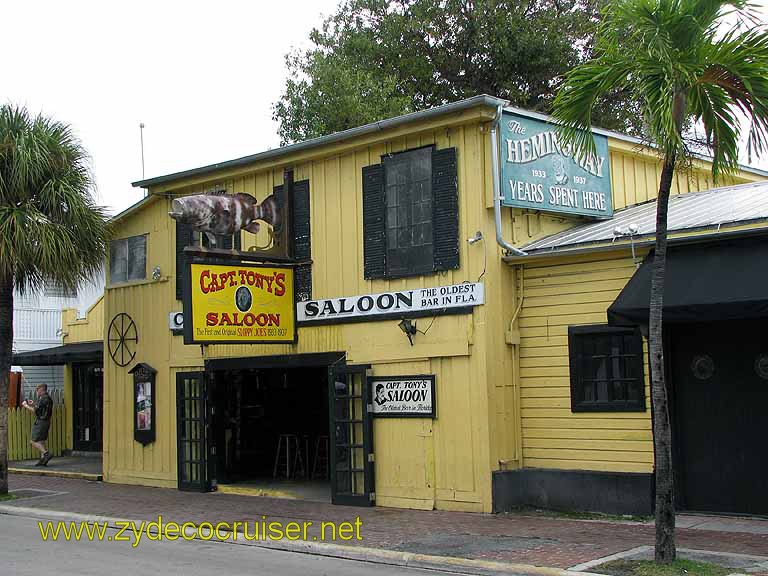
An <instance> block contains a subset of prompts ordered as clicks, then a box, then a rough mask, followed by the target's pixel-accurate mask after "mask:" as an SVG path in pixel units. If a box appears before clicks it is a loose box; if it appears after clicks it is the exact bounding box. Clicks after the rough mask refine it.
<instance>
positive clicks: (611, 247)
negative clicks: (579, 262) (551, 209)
mask: <svg viewBox="0 0 768 576" xmlns="http://www.w3.org/2000/svg"><path fill="white" fill-rule="evenodd" d="M766 223H768V222H766ZM740 224H746V222H737V223H735V224H734V225H740ZM708 229H709V230H711V232H709V233H705V234H697V235H694V236H670V237H669V238H668V240H667V242H668V244H695V243H697V242H708V241H711V240H718V239H727V238H740V237H746V236H764V235H768V226H765V227H762V228H748V229H745V230H726V231H720V230H721V228H718V227H710V228H708ZM686 232H691V230H677V231H670V233H671V234H684V233H686ZM655 243H656V239H655V237H650V238H647V239H645V240H639V241H637V240H636V241H635V242H634V246H635V249H645V248H652V247H653V246H654V244H655ZM631 249H632V242H628V241H626V240H622V241H621V242H611V243H607V242H601V243H599V244H598V243H593V244H589V245H584V244H577V245H574V246H572V247H568V248H554V249H546V248H544V249H542V250H541V251H540V252H528V255H527V256H514V255H510V256H504V257H503V258H502V260H504V262H506V263H507V264H523V263H525V262H531V261H533V260H540V259H546V258H556V257H562V256H580V255H582V254H594V253H596V252H615V251H622V250H631Z"/></svg>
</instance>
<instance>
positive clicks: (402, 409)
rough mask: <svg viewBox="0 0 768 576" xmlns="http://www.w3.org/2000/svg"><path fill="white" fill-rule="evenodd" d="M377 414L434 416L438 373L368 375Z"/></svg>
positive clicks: (373, 408) (418, 416) (374, 412)
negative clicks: (436, 374)
mask: <svg viewBox="0 0 768 576" xmlns="http://www.w3.org/2000/svg"><path fill="white" fill-rule="evenodd" d="M369 383H370V386H371V396H372V399H371V408H372V411H373V415H374V416H388V417H391V418H404V417H411V418H434V417H435V376H434V375H433V374H428V375H424V376H381V377H374V378H369Z"/></svg>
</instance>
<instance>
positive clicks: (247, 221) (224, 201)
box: [168, 193, 282, 246]
mask: <svg viewBox="0 0 768 576" xmlns="http://www.w3.org/2000/svg"><path fill="white" fill-rule="evenodd" d="M168 215H169V216H170V217H171V218H173V219H174V220H176V221H177V222H181V223H182V224H187V225H188V226H190V227H191V228H192V229H193V230H197V231H198V232H201V233H203V234H205V235H206V236H207V237H208V240H210V242H211V246H216V236H231V235H233V234H237V233H239V232H240V230H247V231H248V232H250V233H252V234H257V233H258V232H259V230H260V228H261V224H259V222H258V221H259V220H260V221H262V222H265V223H267V224H270V225H271V226H272V228H273V230H274V232H276V233H278V232H279V231H280V228H281V226H282V219H281V214H280V211H279V210H278V202H277V199H276V198H275V196H274V194H272V195H270V196H268V197H267V198H265V199H264V201H263V202H262V203H261V204H259V203H257V202H256V198H254V197H253V196H251V195H250V194H242V193H240V194H234V195H231V196H230V195H213V194H200V195H197V196H184V197H183V198H176V199H174V200H173V202H172V203H171V211H170V212H168Z"/></svg>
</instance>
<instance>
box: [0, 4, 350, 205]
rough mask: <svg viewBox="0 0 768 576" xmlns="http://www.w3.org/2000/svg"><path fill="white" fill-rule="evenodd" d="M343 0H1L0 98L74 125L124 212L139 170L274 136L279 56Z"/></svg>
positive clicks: (190, 163)
mask: <svg viewBox="0 0 768 576" xmlns="http://www.w3.org/2000/svg"><path fill="white" fill-rule="evenodd" d="M337 4H338V0H279V1H277V2H263V1H261V2H258V1H250V2H247V1H240V2H237V1H232V0H216V1H207V2H198V1H192V0H185V1H178V0H153V1H146V0H131V1H130V2H103V1H101V2H96V1H94V2H86V1H83V0H66V1H63V2H62V1H61V0H56V1H40V0H25V1H15V0H2V1H0V14H1V15H2V16H0V17H1V18H2V21H3V25H2V40H1V41H0V42H1V43H2V46H3V53H4V55H3V58H2V64H1V65H0V102H8V101H10V102H14V103H18V104H23V105H26V106H27V107H28V108H29V110H30V111H32V112H35V113H36V112H41V111H42V112H43V113H45V114H47V115H51V116H53V117H55V118H56V119H58V120H62V121H64V122H67V123H69V124H71V125H72V126H73V128H74V129H75V131H76V132H77V134H78V135H79V137H80V138H81V139H82V140H83V142H84V144H85V146H86V148H87V149H88V151H89V152H90V154H91V156H92V158H93V167H94V172H95V174H96V179H97V184H98V194H99V200H100V203H102V204H105V205H108V206H109V207H110V208H111V209H112V210H113V211H114V210H122V209H124V208H126V207H128V206H130V205H131V204H133V203H134V202H136V201H138V200H139V199H141V197H142V191H141V189H137V188H132V187H131V182H133V181H135V180H140V179H141V148H140V138H139V123H140V122H143V123H144V124H145V128H144V157H145V167H146V176H147V177H151V176H159V175H162V174H167V173H170V172H176V171H179V170H184V169H187V168H195V167H197V166H203V165H205V164H211V163H214V162H218V161H222V160H229V159H232V158H236V157H240V156H246V155H248V154H254V153H256V152H261V151H263V150H266V149H268V148H274V147H277V146H278V145H279V139H278V137H277V125H276V124H275V123H274V122H273V121H272V108H271V106H272V103H273V102H275V101H276V100H277V99H278V98H279V96H280V93H281V91H282V88H283V84H284V80H285V67H284V55H285V54H286V53H287V52H288V51H289V50H290V49H291V48H292V47H302V46H303V47H307V46H309V40H308V35H309V32H310V30H311V29H312V28H313V27H314V26H319V25H320V23H321V22H322V19H323V17H324V16H326V15H330V14H332V13H333V12H334V11H335V8H336V6H337Z"/></svg>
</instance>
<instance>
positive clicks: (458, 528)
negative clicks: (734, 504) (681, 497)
mask: <svg viewBox="0 0 768 576" xmlns="http://www.w3.org/2000/svg"><path fill="white" fill-rule="evenodd" d="M10 489H11V491H14V492H16V494H17V496H18V498H17V499H16V500H11V501H9V502H4V503H3V506H16V507H23V508H35V509H40V510H55V511H60V512H70V513H79V514H86V515H95V516H107V517H114V518H127V519H136V520H147V521H150V520H157V517H158V516H162V517H163V521H164V522H168V521H176V522H179V523H182V522H186V521H191V522H194V523H196V524H199V523H201V522H212V523H214V524H215V523H216V522H230V523H231V522H234V521H240V522H244V521H248V522H254V521H258V520H261V519H262V516H266V517H267V519H268V520H270V521H281V522H290V521H297V522H302V521H312V522H313V523H314V526H313V528H315V527H319V524H320V523H321V522H323V521H337V522H341V521H351V522H354V520H355V517H357V516H359V517H360V519H361V520H362V522H363V528H362V535H363V542H352V541H351V542H344V543H341V542H339V544H344V545H349V546H360V545H362V546H365V547H369V548H378V549H383V550H388V551H401V552H413V553H418V554H428V555H435V556H450V557H463V558H467V559H471V560H486V561H497V562H507V563H516V564H530V565H535V566H547V567H553V568H561V569H566V568H570V567H573V566H576V565H582V564H587V563H590V562H592V561H594V560H596V559H599V558H604V557H606V556H610V555H613V554H617V553H622V552H625V551H628V550H634V549H637V548H639V547H643V546H652V545H653V539H654V529H653V525H652V524H645V523H631V522H611V521H603V520H600V521H594V520H571V519H562V518H550V517H536V516H531V515H517V514H508V515H488V514H472V513H462V512H443V511H431V512H424V511H414V510H400V509H393V508H352V507H344V506H333V505H331V504H325V503H321V502H307V501H300V500H285V499H275V498H265V497H253V496H240V495H236V494H222V493H216V492H213V493H207V494H197V493H189V492H179V491H177V490H171V489H162V488H148V487H141V486H124V485H117V484H108V483H103V482H89V481H85V480H79V479H66V478H56V477H38V476H26V475H18V474H11V476H10ZM679 524H680V526H681V527H680V528H679V529H678V531H677V537H678V547H679V548H686V549H693V550H707V551H713V552H719V553H736V554H747V555H753V556H764V557H768V520H756V519H724V518H714V517H706V516H694V515H690V516H681V517H680V520H679ZM682 526H686V527H682ZM712 528H716V529H712ZM310 533H312V532H311V531H310ZM767 560H768V558H767ZM766 566H768V564H766ZM759 573H760V574H765V575H766V576H768V572H759Z"/></svg>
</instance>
